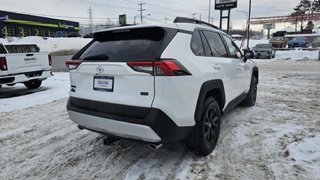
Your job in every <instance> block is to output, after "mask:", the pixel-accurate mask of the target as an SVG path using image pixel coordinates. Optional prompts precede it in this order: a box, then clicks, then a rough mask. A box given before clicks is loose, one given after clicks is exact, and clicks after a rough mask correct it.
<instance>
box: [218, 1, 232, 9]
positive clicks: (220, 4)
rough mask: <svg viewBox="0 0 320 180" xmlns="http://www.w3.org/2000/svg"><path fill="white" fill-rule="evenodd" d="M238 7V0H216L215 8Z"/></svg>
mask: <svg viewBox="0 0 320 180" xmlns="http://www.w3.org/2000/svg"><path fill="white" fill-rule="evenodd" d="M236 7H237V0H216V4H215V9H216V10H219V9H220V10H223V9H232V8H236Z"/></svg>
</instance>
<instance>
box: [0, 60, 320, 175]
mask: <svg viewBox="0 0 320 180" xmlns="http://www.w3.org/2000/svg"><path fill="white" fill-rule="evenodd" d="M256 62H257V64H258V66H259V67H260V81H259V86H258V99H257V104H256V106H254V107H251V108H244V107H238V108H236V109H235V110H233V111H232V112H231V113H229V114H227V115H226V116H225V117H224V118H223V124H222V130H221V134H220V139H219V142H218V145H217V147H216V149H215V150H214V151H213V153H212V154H211V155H209V156H207V157H202V158H200V157H197V156H196V155H194V154H192V153H190V152H189V151H188V150H187V148H186V147H185V146H184V145H182V144H180V143H175V144H165V145H164V146H163V147H162V148H160V149H159V150H156V151H155V150H151V149H150V148H148V147H147V145H146V144H145V143H142V142H136V141H131V140H120V141H117V142H115V143H114V144H112V145H110V146H104V145H103V143H102V142H103V138H104V136H103V135H100V134H96V133H93V132H89V131H86V130H82V131H81V130H79V129H78V128H77V127H76V125H75V124H74V123H73V122H72V121H70V120H69V118H68V115H67V112H66V108H65V106H66V102H67V98H66V96H67V89H68V87H58V86H59V85H58V84H60V85H61V83H62V82H66V84H67V82H68V76H67V75H65V74H60V73H56V76H55V77H56V79H54V80H53V79H52V80H51V81H52V82H51V81H50V82H48V84H47V85H45V84H44V88H48V89H45V90H44V91H39V92H33V93H31V94H26V95H23V96H15V97H6V96H3V97H1V99H0V104H1V108H2V109H3V108H6V106H7V107H11V105H12V104H11V102H12V101H17V100H20V101H21V102H28V101H32V97H33V96H34V95H35V94H38V95H39V94H41V97H42V99H41V98H40V99H39V101H41V102H42V103H40V104H37V105H31V106H27V107H26V108H25V107H21V108H16V110H12V111H7V112H1V113H0V117H1V118H0V145H1V148H0V177H2V178H4V179H18V178H19V179H42V178H44V179H53V178H57V179H79V178H80V179H94V178H102V179H103V178H106V177H108V178H109V179H215V178H217V179H274V178H276V179H318V178H319V172H318V170H319V168H320V135H319V132H320V119H319V117H320V103H319V99H320V93H319V89H320V71H319V69H320V62H319V61H315V60H300V61H293V60H283V59H282V60H279V59H278V60H272V61H266V60H256ZM55 77H52V78H55ZM58 77H59V78H58ZM48 81H49V80H48ZM54 81H56V83H54ZM8 88H9V87H4V88H2V89H1V90H0V92H1V93H3V92H5V91H8ZM18 88H19V87H18ZM54 89H59V91H61V92H60V94H61V93H63V95H60V96H59V95H54V94H52V93H53V92H54ZM64 91H66V92H64ZM50 96H51V97H52V98H53V99H54V100H53V101H52V100H51V101H49V103H48V102H46V101H45V100H44V99H46V97H47V98H48V97H50ZM17 98H19V99H17ZM4 102H5V103H7V105H5V103H4ZM13 109H15V108H13Z"/></svg>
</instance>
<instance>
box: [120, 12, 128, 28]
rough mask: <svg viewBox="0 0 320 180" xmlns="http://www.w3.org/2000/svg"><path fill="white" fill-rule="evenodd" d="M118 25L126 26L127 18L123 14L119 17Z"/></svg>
mask: <svg viewBox="0 0 320 180" xmlns="http://www.w3.org/2000/svg"><path fill="white" fill-rule="evenodd" d="M119 24H120V25H122V26H124V25H127V16H126V15H125V14H121V15H119Z"/></svg>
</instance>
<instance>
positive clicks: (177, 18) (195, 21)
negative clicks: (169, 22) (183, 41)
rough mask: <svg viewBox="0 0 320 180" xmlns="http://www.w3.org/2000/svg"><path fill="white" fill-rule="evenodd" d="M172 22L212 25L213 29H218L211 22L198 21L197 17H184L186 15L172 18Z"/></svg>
mask: <svg viewBox="0 0 320 180" xmlns="http://www.w3.org/2000/svg"><path fill="white" fill-rule="evenodd" d="M173 22H174V23H193V24H200V25H206V26H209V27H212V28H214V29H220V28H218V26H215V25H213V24H210V23H207V22H204V21H200V20H198V19H191V18H186V17H176V19H174V21H173Z"/></svg>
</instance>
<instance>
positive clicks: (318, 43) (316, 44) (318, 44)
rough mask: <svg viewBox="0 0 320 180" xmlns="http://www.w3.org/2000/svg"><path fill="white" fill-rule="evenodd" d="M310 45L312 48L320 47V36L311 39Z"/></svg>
mask: <svg viewBox="0 0 320 180" xmlns="http://www.w3.org/2000/svg"><path fill="white" fill-rule="evenodd" d="M312 47H313V48H317V47H320V37H317V38H316V39H315V40H314V41H313V43H312Z"/></svg>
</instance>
